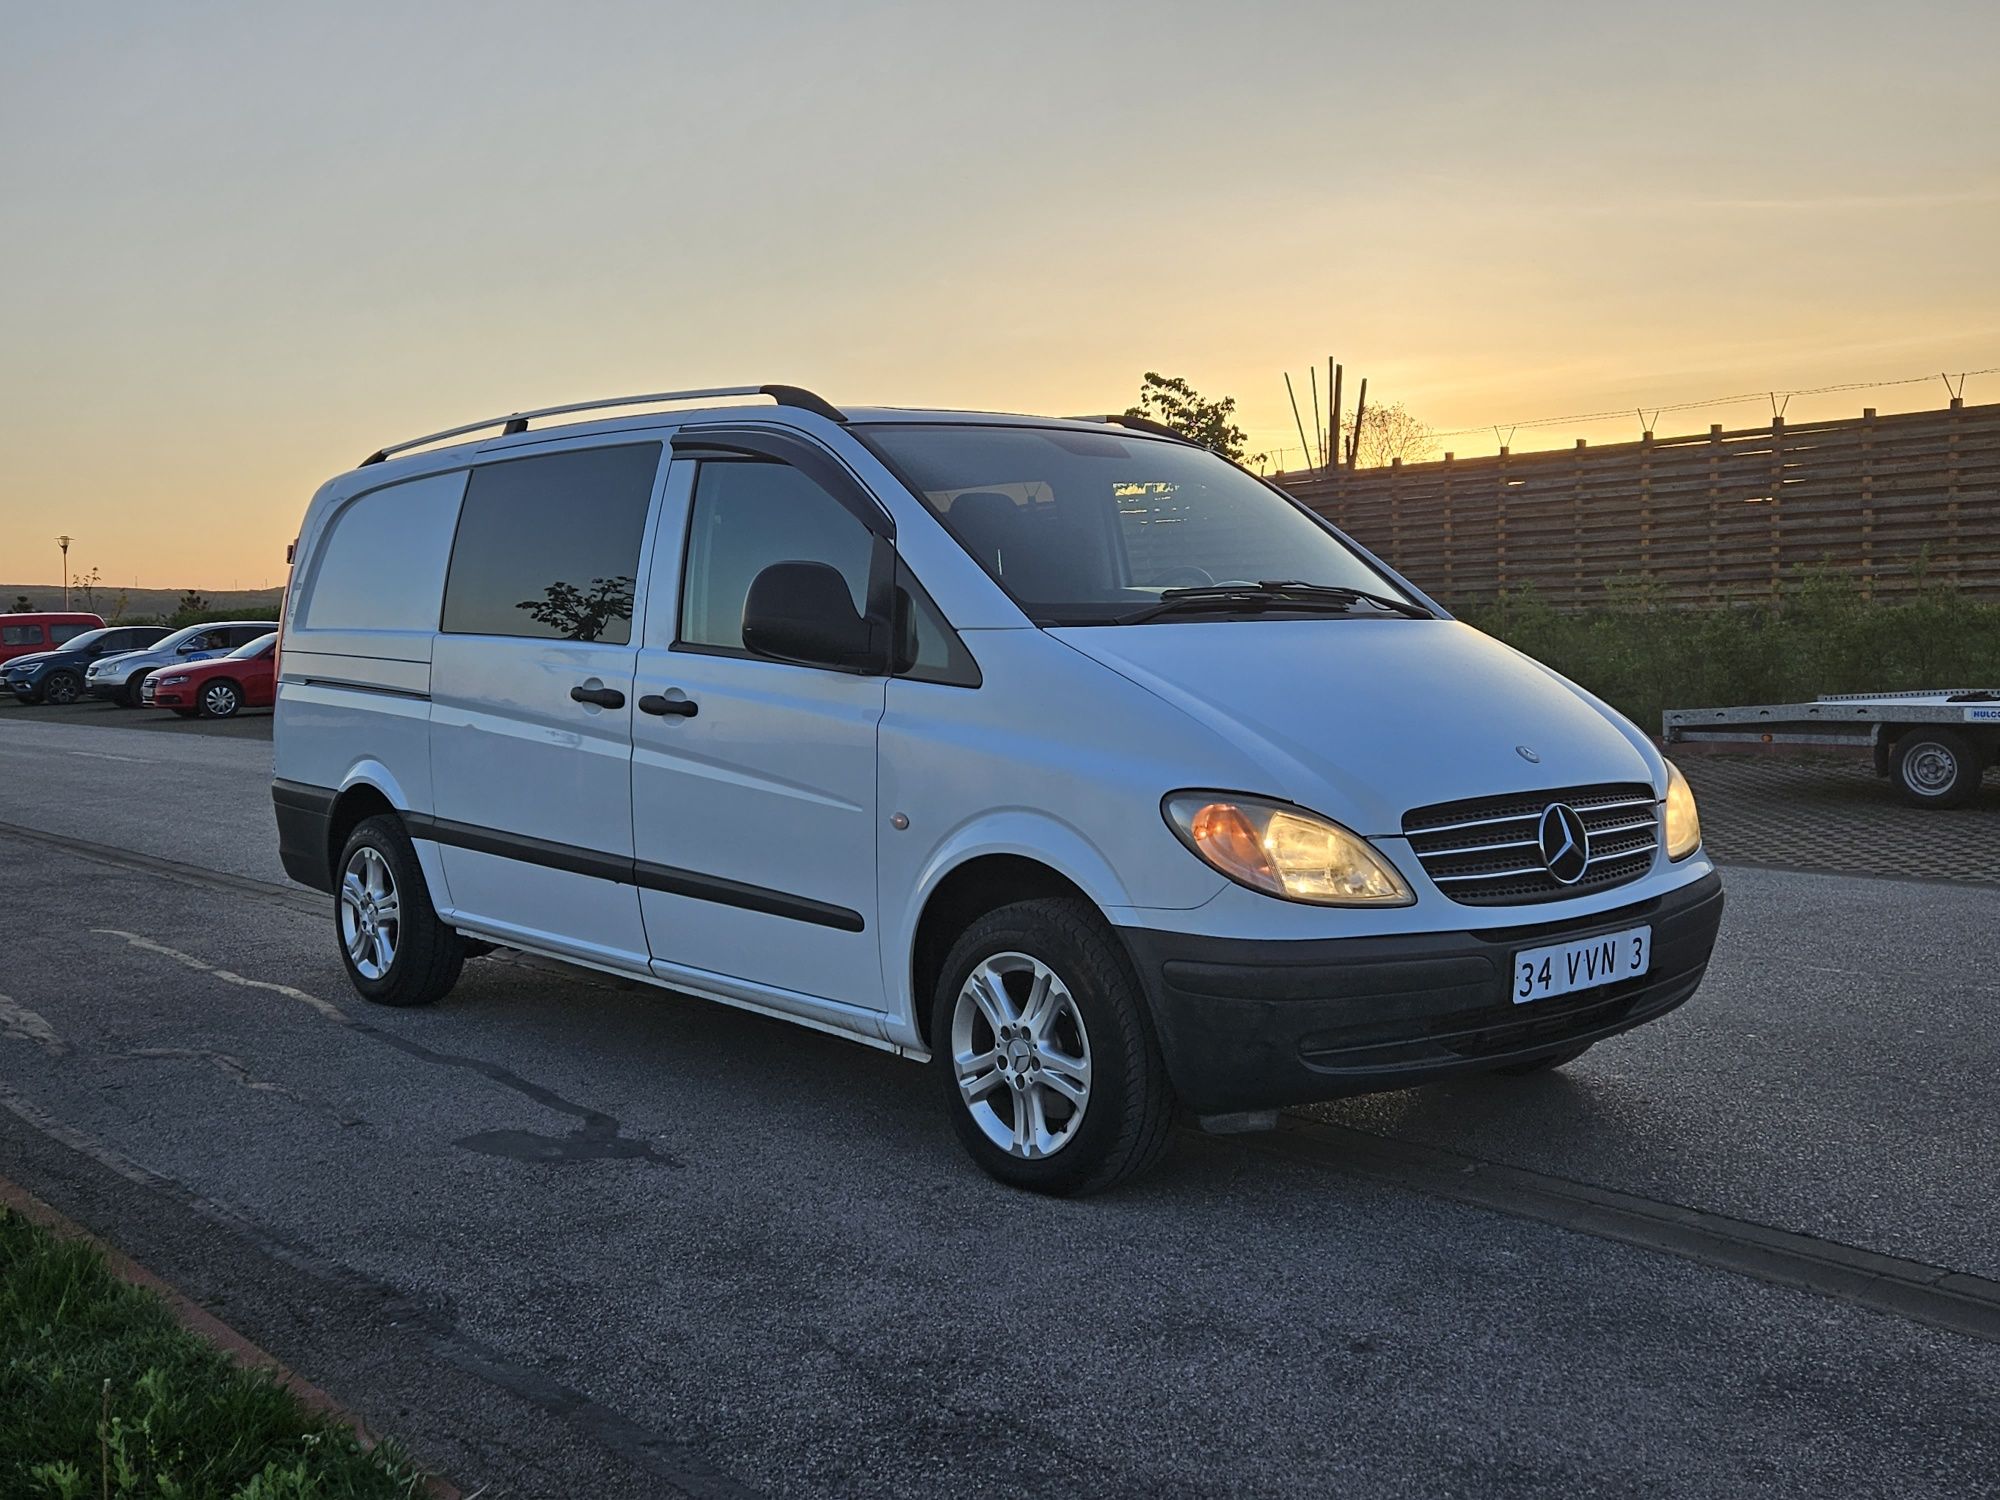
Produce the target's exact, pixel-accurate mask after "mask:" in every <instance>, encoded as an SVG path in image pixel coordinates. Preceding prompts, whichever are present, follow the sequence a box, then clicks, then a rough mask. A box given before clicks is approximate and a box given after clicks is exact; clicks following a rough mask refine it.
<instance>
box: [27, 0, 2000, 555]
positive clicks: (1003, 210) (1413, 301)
mask: <svg viewBox="0 0 2000 1500" xmlns="http://www.w3.org/2000/svg"><path fill="white" fill-rule="evenodd" d="M0 205H4V215H0V226H4V227H0V434H4V441H0V546H4V549H5V557H4V561H0V577H4V578H5V579H6V580H7V581H10V582H14V583H34V582H46V581H48V580H53V579H54V578H55V577H56V574H57V566H58V562H59V558H58V555H57V552H56V549H55V545H54V541H53V538H54V537H55V536H56V535H57V533H58V532H68V533H70V534H72V535H73V536H74V537H75V538H76V539H77V540H76V542H75V544H74V546H73V548H72V551H71V554H70V561H71V565H72V567H73V568H88V567H90V566H93V565H95V566H97V567H99V568H101V569H102V571H103V573H104V575H105V577H106V579H107V581H109V582H111V583H113V584H133V583H137V584H139V585H142V586H146V587H170V586H171V587H185V586H190V585H193V586H200V587H205V588H211V589H220V588H229V587H245V588H248V587H256V586H260V585H262V584H266V583H276V582H278V581H280V580H281V578H282V573H283V556H284V547H285V543H286V541H287V540H289V539H290V537H291V536H292V535H293V533H294V531H295V529H296V526H297V522H298V517H299V514H300V512H301V510H302V508H303V506H304V504H305V502H306V499H307V498H308V496H309V495H310V493H311V492H312V490H313V489H314V487H315V486H316V485H318V484H319V483H320V481H322V480H323V479H325V478H326V477H327V476H329V475H330V474H333V473H336V472H338V471H340V470H342V469H345V468H347V467H350V466H351V465H353V464H354V463H355V462H357V461H358V460H359V459H360V458H361V457H362V456H363V455H364V454H366V453H367V452H369V451H370V450H371V449H372V448H374V447H376V446H377V445H379V444H381V443H384V442H389V441H394V440H396V439H399V438H405V437H409V436H413V435H415V434H417V433H420V432H423V431H427V430H430V429H433V428H438V427H444V426H448V425H451V424H453V423H455V422H459V421H464V420H469V419H472V418H477V417H482V416H487V415H491V414H494V413H498V412H503V411H506V410H509V409H513V408H518V407H530V406H537V405H543V404H548V403H552V402H557V401H562V400H567V399H578V398H585V397H590V396H596V395H610V394H617V393H620V392H624V391H635V390H648V389H660V388H663V387H672V386H698V385H708V384H717V383H734V382H759V381H767V380H769V381H787V382H792V383H797V384H803V385H808V386H811V387H813V388H814V389H817V390H819V391H820V392H822V393H823V394H825V395H827V396H828V397H830V398H832V399H833V400H835V401H842V400H847V401H852V402H856V403H864V402H865V403H872V402H882V403H893V404H906V405H951V406H970V407H987V408H1004V409H1010V410H1027V411H1045V412H1057V413H1067V412H1080V411H1103V410H1106V409H1112V408H1118V407H1122V406H1124V405H1126V404H1128V403H1129V402H1130V401H1132V400H1133V399H1134V397H1135V395H1136V388H1137V385H1138V381H1139V377H1140V374H1141V372H1143V371H1145V370H1148V369H1157V370H1163V371H1166V372H1168V373H1172V374H1179V375H1183V376H1185V377H1187V378H1188V379H1189V380H1190V381H1192V382H1193V383H1194V384H1195V385H1196V386H1197V387H1198V388H1199V389H1200V390H1202V391H1203V392H1204V393H1207V394H1211V395H1234V396H1235V397H1236V398H1237V399H1238V400H1239V402H1240V403H1241V405H1242V414H1243V419H1244V425H1245V426H1247V427H1248V428H1250V429H1251V433H1252V438H1253V444H1254V446H1256V447H1259V448H1263V449H1265V450H1267V451H1270V452H1272V453H1273V455H1274V457H1284V455H1283V453H1282V451H1281V450H1284V449H1287V448H1289V449H1290V450H1291V452H1290V455H1289V460H1288V461H1289V463H1290V464H1291V465H1292V466H1296V465H1297V462H1298V454H1297V450H1298V446H1299V440H1298V438H1297V436H1296V435H1295V434H1294V433H1293V432H1292V428H1291V415H1290V409H1289V407H1288V406H1287V405H1286V404H1285V395H1284V386H1283V383H1282V378H1281V376H1282V372H1284V371H1285V370H1287V369H1289V370H1290V371H1292V372H1293V374H1294V376H1295V377H1303V375H1304V372H1305V370H1306V369H1307V367H1308V366H1309V365H1312V364H1314V363H1315V362H1317V363H1319V364H1320V365H1321V366H1322V368H1323V364H1324V360H1325V357H1326V356H1327V355H1329V354H1333V355H1335V356H1337V357H1339V358H1340V359H1342V360H1343V361H1344V362H1345V364H1346V367H1347V370H1348V374H1349V379H1350V381H1351V380H1352V379H1353V378H1354V377H1355V376H1357V375H1359V374H1363V373H1365V374H1367V375H1368V376H1369V377H1370V393H1371V399H1374V400H1398V399H1400V400H1401V401H1403V402H1404V403H1406V404H1407V406H1408V407H1409V408H1410V409H1411V410H1412V411H1413V412H1415V413H1416V414H1417V415H1419V416H1420V417H1422V418H1423V419H1425V420H1426V421H1428V422H1429V423H1430V424H1431V425H1432V426H1433V427H1435V428H1438V429H1455V428H1463V427H1470V426H1474V425H1475V424H1488V423H1496V422H1497V423H1501V424H1502V425H1503V426H1504V425H1506V424H1509V423H1511V422H1513V421H1516V420H1519V419H1524V418H1536V417H1544V416H1553V415H1559V414H1564V413H1573V412H1594V411H1600V410H1607V409H1613V410H1615V409H1623V408H1633V407H1639V406H1645V407H1649V408H1650V407H1655V406H1661V405H1670V404H1674V403H1679V402H1684V401H1691V400H1695V399H1699V398H1704V397H1709V396H1716V395H1722V394H1728V393H1734V392H1744V391H1756V390H1763V389H1766V388H1770V387H1780V388H1795V387H1807V386H1817V385H1823V384H1831V383H1838V382H1847V381H1859V380H1877V379H1889V378H1894V377H1901V376H1912V375H1926V374H1933V373H1934V372H1938V371H1944V370H1949V371H1950V372H1952V373H1953V375H1954V376H1955V375H1956V374H1957V372H1959V371H1961V370H1976V369H1981V368H1984V367H1988V366H2000V5H1995V4H1993V3H1991V0H1985V3H1976V4H1975V3H1966V4H1922V3H1917V4H1910V3H1904V4H1899V5H1896V6H1888V5H1883V4H1879V3H1877V4H1868V5H1861V4H1849V3H1845V0H1818V3H1802V4H1758V3H1755V0H1749V3H1736V4H1729V5H1718V6H1712V7H1711V6H1703V5H1663V6H1652V7H1639V6H1626V5H1618V6H1610V5H1605V4H1602V3H1598V4H1577V5H1559V4H1536V3H1523V4H1517V5H1510V6H1500V5H1491V4H1467V5H1424V4H1417V3H1408V4H1394V3H1384V4H1369V5H1356V4H1337V3H1325V0H1319V3H1297V4H1277V3H1272V4H1255V3H1237V4H1231V5H1218V4H1214V3H1212V0H1208V3H1200V4H1181V3H1176V0H1155V3H1148V4H1132V5H1124V4H1115V5H1114V4H1089V3H1071V4H1061V5H1058V4H1051V5H1040V4H1025V3H1020V0H1007V3H990V4H982V5H963V4H942V3H940V4H860V3H855V4H847V5H842V6H838V7H835V6H818V5H813V6H808V5H796V6H776V5H768V6H767V5H753V4H744V5H736V6H718V5H714V4H703V5H699V6H677V5H669V4H664V3H662V4H611V3H575V4H566V5H560V6H551V5H546V4H538V5H511V4H498V3H481V4H476V5H474V4H466V5H445V4H393V5H386V4H385V5H371V4H359V3H354V0H343V3H339V4H327V5H321V6H313V5H306V4H283V5H270V4H242V5H216V4H176V5H171V6H164V5H163V6H141V5H137V4H106V5H89V6H85V5H60V4H52V3H47V0H33V3H26V0H0ZM1967 397H1968V399H1969V400H1973V401H1990V400H2000V375H1989V376H1985V377H1974V378H1973V379H1972V381H1971V382H1970V383H1969V385H1968V387H1967ZM1943 400H1944V387H1943V385H1942V383H1941V382H1939V381H1937V380H1936V379H1935V378H1933V379H1932V380H1931V382H1930V383H1929V384H1928V385H1916V386H1905V387H1896V388H1890V389H1884V390H1882V391H1879V392H1875V393H1866V392H1861V393H1846V394H1841V395H1838V396H1833V397H1825V398H1818V399H1810V398H1800V399H1799V400H1796V401H1795V402H1794V403H1793V405H1792V408H1791V411H1790V415H1791V416H1793V417H1795V418H1796V417H1810V416H1815V415H1834V414H1840V413H1846V412H1851V411H1858V410H1859V409H1860V408H1861V407H1862V406H1863V405H1871V404H1872V405H1877V406H1880V407H1881V408H1882V409H1884V410H1895V409H1907V408H1909V407H1912V406H1919V405H1936V404H1942V402H1943ZM1768 415H1769V407H1768V405H1763V406H1759V405H1757V404H1750V405H1746V406H1741V407H1735V408H1727V409H1717V410H1714V411H1701V412H1690V413H1683V414H1679V415H1678V416H1676V417H1673V418H1663V419H1662V421H1661V423H1660V428H1661V430H1662V431H1686V430H1690V429H1698V428H1706V426H1707V425H1708V423H1709V422H1711V421H1723V422H1727V423H1729V424H1730V425H1751V424H1753V423H1755V422H1757V421H1759V420H1762V419H1764V418H1767V417H1768ZM1636 435H1637V422H1636V418H1631V417H1627V418H1621V419H1619V421H1616V422H1611V423H1606V424H1600V425H1598V426H1586V425H1583V424H1569V425H1565V426H1560V427H1556V428H1548V429H1533V430H1527V431H1523V432H1522V433H1520V434H1519V435H1518V437H1517V438H1516V444H1515V446H1516V447H1517V449H1520V448H1526V447H1530V446H1537V445H1544V446H1545V445H1552V444H1563V445H1567V444H1568V443H1569V442H1571V441H1572V440H1573V439H1574V438H1575V437H1578V436H1588V437H1590V438H1592V440H1593V441H1600V440H1601V441H1610V440H1616V439H1623V438H1630V437H1634V436H1636ZM1493 445H1494V439H1493V437H1492V434H1491V433H1490V432H1488V433H1484V434H1483V435H1465V436H1462V437H1454V438H1453V439H1451V440H1450V441H1449V442H1448V443H1447V444H1446V446H1451V447H1453V448H1455V449H1456V450H1457V451H1459V452H1461V453H1473V452H1479V451H1482V450H1483V451H1488V452H1490V451H1491V450H1492V447H1493Z"/></svg>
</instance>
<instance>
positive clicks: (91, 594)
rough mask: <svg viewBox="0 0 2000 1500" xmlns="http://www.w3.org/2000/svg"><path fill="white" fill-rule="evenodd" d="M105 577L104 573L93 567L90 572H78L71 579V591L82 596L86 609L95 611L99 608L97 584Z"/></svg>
mask: <svg viewBox="0 0 2000 1500" xmlns="http://www.w3.org/2000/svg"><path fill="white" fill-rule="evenodd" d="M103 579H104V575H103V574H102V573H100V572H98V570H97V569H95V568H92V569H91V570H90V571H89V572H88V573H78V574H77V575H76V576H75V577H73V578H72V579H70V581H69V587H70V592H71V593H73V594H77V595H80V596H81V597H82V599H83V607H84V608H85V609H86V610H90V611H92V612H95V611H96V609H97V585H98V584H99V583H101V582H102V581H103Z"/></svg>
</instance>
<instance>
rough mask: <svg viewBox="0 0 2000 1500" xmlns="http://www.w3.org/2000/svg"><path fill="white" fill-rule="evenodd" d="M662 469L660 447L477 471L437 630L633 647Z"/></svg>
mask: <svg viewBox="0 0 2000 1500" xmlns="http://www.w3.org/2000/svg"><path fill="white" fill-rule="evenodd" d="M659 467H660V445H659V444H658V443H643V444H635V445H631V446H623V447H617V448H582V449H578V450H575V451H573V452H569V453H551V454H548V455H546V456H545V457H540V458H517V459H514V460H513V461H511V462H509V463H498V464H488V465H486V466H485V467H484V468H479V469H474V470H473V471H472V481H471V483H470V484H469V485H467V486H466V491H465V504H464V506H463V507H462V509H461V512H460V515H459V521H458V537H457V540H456V541H454V542H453V544H452V549H451V571H450V573H449V575H448V576H447V577H446V580H445V589H444V629H445V630H447V631H449V632H452V633H454V634H458V635H519V636H530V637H535V638H540V639H548V640H565V641H603V642H606V643H608V644H611V645H617V646H622V645H624V644H626V643H627V642H628V641H630V640H631V639H632V585H633V581H634V579H635V578H636V577H637V576H638V572H639V545H640V542H641V541H642V540H643V539H644V537H645V532H646V511H647V508H648V506H649V505H650V504H651V501H652V497H653V476H654V475H655V474H656V473H657V472H658V470H659Z"/></svg>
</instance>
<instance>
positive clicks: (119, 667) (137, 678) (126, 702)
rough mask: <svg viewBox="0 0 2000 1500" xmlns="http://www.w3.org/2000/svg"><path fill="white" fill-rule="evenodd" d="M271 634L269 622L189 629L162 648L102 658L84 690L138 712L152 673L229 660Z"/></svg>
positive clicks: (87, 676)
mask: <svg viewBox="0 0 2000 1500" xmlns="http://www.w3.org/2000/svg"><path fill="white" fill-rule="evenodd" d="M270 633H271V622H270V621H269V620H223V621H217V622H214V623H211V624H207V625H189V626H187V627H186V628H185V629H181V630H177V631H175V632H174V633H173V634H172V635H170V636H168V637H167V638H166V639H165V640H163V641H161V642H160V643H159V644H158V645H156V646H153V647H150V648H149V649H147V650H145V651H127V652H124V653H122V654H121V655H118V656H106V657H101V658H99V659H98V660H97V661H94V662H92V663H91V664H90V671H89V672H88V673H86V674H85V676H84V679H83V690H84V692H85V693H87V694H88V695H89V696H91V697H93V698H109V699H110V700H111V701H112V702H114V703H116V704H117V705H118V706H119V707H121V708H136V707H137V706H138V703H139V686H140V684H141V683H143V682H144V681H145V680H146V674H147V673H148V672H156V671H158V670H159V669H160V668H161V667H168V666H172V665H173V664H174V663H175V662H184V661H206V660H207V659H208V658H209V657H211V656H226V655H228V654H229V653H230V652H231V651H234V650H235V649H236V648H237V647H238V646H247V645H248V644H249V643H250V642H251V641H254V640H256V639H257V638H258V637H259V636H262V635H269V634H270Z"/></svg>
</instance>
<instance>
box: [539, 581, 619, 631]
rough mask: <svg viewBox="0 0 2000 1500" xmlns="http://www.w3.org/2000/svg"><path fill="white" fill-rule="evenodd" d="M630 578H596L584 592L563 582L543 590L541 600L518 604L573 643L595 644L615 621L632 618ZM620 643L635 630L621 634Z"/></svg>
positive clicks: (540, 622) (550, 585)
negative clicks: (587, 642)
mask: <svg viewBox="0 0 2000 1500" xmlns="http://www.w3.org/2000/svg"><path fill="white" fill-rule="evenodd" d="M633 582H634V580H633V579H631V578H629V577H620V578H593V579H591V580H590V587H589V588H587V589H580V588H578V587H577V586H576V585H575V584H573V583H565V582H563V581H561V580H558V581H556V582H555V583H552V584H549V585H548V586H547V587H546V588H544V589H543V590H542V594H543V596H544V597H542V598H540V599H523V600H522V601H521V602H520V603H519V604H517V605H515V606H514V608H516V609H525V610H526V611H528V614H529V616H530V617H531V618H532V619H533V620H534V621H535V623H536V624H538V625H545V626H547V627H548V628H549V629H550V630H553V631H554V632H556V633H557V634H558V635H560V636H561V637H562V638H563V639H564V640H569V641H594V640H596V639H597V638H598V637H599V636H601V635H603V634H604V630H605V627H606V626H608V625H610V624H612V623H613V622H614V621H619V622H623V621H629V620H630V619H631V618H632V586H633ZM618 638H619V640H620V641H621V642H622V641H625V640H629V639H630V638H631V631H630V630H624V631H620V632H618Z"/></svg>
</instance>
